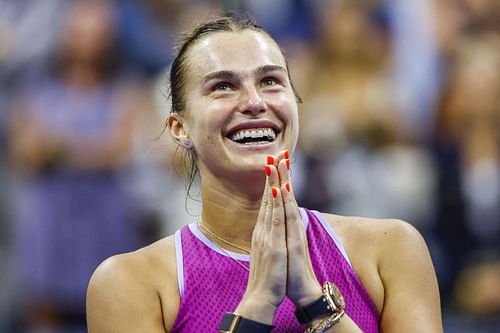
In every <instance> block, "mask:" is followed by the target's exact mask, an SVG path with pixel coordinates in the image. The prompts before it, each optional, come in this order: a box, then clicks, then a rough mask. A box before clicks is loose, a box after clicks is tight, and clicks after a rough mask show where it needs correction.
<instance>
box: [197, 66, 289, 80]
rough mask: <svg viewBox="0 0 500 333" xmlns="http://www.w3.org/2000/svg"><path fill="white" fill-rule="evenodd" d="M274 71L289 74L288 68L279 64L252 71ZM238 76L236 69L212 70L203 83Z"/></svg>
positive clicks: (261, 72)
mask: <svg viewBox="0 0 500 333" xmlns="http://www.w3.org/2000/svg"><path fill="white" fill-rule="evenodd" d="M274 71H279V72H282V73H284V74H288V72H287V70H286V69H285V68H284V67H281V66H278V65H264V66H260V67H257V68H256V69H254V70H253V71H252V73H253V74H255V75H263V74H265V73H269V72H274ZM237 76H238V72H235V71H228V70H223V71H217V72H212V73H209V74H207V75H205V77H204V78H203V80H202V85H204V84H206V83H207V82H208V81H210V80H214V79H226V80H230V79H234V78H235V77H237Z"/></svg>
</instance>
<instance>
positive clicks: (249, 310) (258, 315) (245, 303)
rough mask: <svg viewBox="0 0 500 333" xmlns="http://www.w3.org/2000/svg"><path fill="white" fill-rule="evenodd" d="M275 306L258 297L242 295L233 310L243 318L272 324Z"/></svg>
mask: <svg viewBox="0 0 500 333" xmlns="http://www.w3.org/2000/svg"><path fill="white" fill-rule="evenodd" d="M276 310H277V306H276V305H274V304H271V303H268V302H265V301H262V300H261V299H258V298H246V297H243V299H242V301H241V302H240V304H239V305H238V307H237V308H236V310H235V312H236V313H238V314H239V315H241V316H242V317H244V318H248V319H250V320H254V321H257V322H259V323H263V324H266V325H272V323H273V319H274V314H275V313H276Z"/></svg>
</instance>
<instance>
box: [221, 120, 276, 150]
mask: <svg viewBox="0 0 500 333" xmlns="http://www.w3.org/2000/svg"><path fill="white" fill-rule="evenodd" d="M280 132H281V130H280V128H279V127H278V126H277V125H275V124H274V123H273V122H271V121H268V120H260V121H251V122H243V123H240V124H239V125H237V126H235V127H233V128H232V129H230V130H229V131H228V133H227V135H226V137H227V138H228V139H229V140H231V141H233V142H234V143H237V144H239V145H268V144H271V143H273V142H274V141H275V140H276V138H277V137H278V135H279V133H280Z"/></svg>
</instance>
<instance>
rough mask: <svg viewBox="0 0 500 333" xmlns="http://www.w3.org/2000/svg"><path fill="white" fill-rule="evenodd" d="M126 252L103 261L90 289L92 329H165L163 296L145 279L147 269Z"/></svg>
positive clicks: (154, 332) (159, 331) (95, 331)
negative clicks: (161, 299) (162, 305)
mask: <svg viewBox="0 0 500 333" xmlns="http://www.w3.org/2000/svg"><path fill="white" fill-rule="evenodd" d="M125 256H126V255H121V256H115V257H112V258H109V259H108V260H106V261H105V262H103V263H102V264H101V265H100V266H99V267H98V268H97V270H96V271H95V273H94V275H93V276H92V278H91V280H90V283H89V287H88V291H87V324H88V330H89V332H90V333H101V332H102V333H105V332H123V333H127V332H151V333H165V332H166V329H165V328H164V325H163V318H162V310H161V302H160V296H159V295H158V292H157V291H156V290H155V289H154V288H152V287H151V286H150V285H148V284H147V283H146V282H145V281H144V278H143V276H144V274H143V273H144V270H143V269H141V267H139V266H138V265H136V264H134V262H131V261H130V260H128V258H127V257H125Z"/></svg>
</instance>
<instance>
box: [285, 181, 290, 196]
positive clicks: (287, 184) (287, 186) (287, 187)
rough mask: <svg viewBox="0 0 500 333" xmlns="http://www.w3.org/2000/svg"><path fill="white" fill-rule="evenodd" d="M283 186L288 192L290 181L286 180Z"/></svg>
mask: <svg viewBox="0 0 500 333" xmlns="http://www.w3.org/2000/svg"><path fill="white" fill-rule="evenodd" d="M285 188H286V190H287V191H288V193H290V182H286V184H285Z"/></svg>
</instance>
